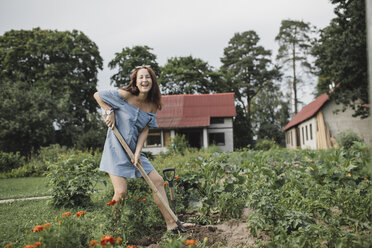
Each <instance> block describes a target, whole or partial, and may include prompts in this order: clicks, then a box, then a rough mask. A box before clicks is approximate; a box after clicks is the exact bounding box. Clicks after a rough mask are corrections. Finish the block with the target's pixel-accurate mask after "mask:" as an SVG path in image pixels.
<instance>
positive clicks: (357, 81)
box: [313, 0, 369, 118]
mask: <svg viewBox="0 0 372 248" xmlns="http://www.w3.org/2000/svg"><path fill="white" fill-rule="evenodd" d="M331 2H332V3H333V4H335V5H336V7H335V10H334V12H335V14H336V17H335V18H334V19H332V21H331V23H330V25H329V26H327V27H325V28H324V29H322V30H321V33H320V38H319V40H318V41H317V43H316V45H315V46H314V49H313V54H314V56H315V57H316V60H315V65H316V66H317V68H318V72H317V74H318V76H319V80H318V85H317V90H318V94H319V95H320V94H322V93H328V94H329V96H330V98H331V99H334V100H335V102H336V103H338V104H342V105H343V106H344V107H343V109H346V107H351V108H352V109H353V110H354V116H360V117H362V118H364V117H367V116H368V115H369V109H368V108H367V107H366V104H368V103H369V99H368V97H369V96H368V76H367V43H366V40H367V38H366V16H365V12H366V9H365V1H360V0H349V1H346V0H332V1H331ZM335 86H336V87H335ZM330 88H331V89H332V90H331V91H330Z"/></svg>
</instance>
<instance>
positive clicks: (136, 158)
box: [132, 152, 141, 166]
mask: <svg viewBox="0 0 372 248" xmlns="http://www.w3.org/2000/svg"><path fill="white" fill-rule="evenodd" d="M132 164H134V166H138V165H140V164H141V153H137V152H136V153H134V159H132Z"/></svg>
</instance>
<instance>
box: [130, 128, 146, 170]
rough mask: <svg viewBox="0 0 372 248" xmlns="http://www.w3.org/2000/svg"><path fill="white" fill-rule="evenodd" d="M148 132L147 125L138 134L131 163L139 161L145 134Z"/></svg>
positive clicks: (135, 163)
mask: <svg viewBox="0 0 372 248" xmlns="http://www.w3.org/2000/svg"><path fill="white" fill-rule="evenodd" d="M148 134H149V127H148V126H146V127H145V128H144V129H143V130H142V132H141V133H140V135H139V136H138V141H137V146H136V151H135V152H134V161H133V160H132V163H133V164H134V165H135V166H137V164H138V162H139V161H141V152H142V148H143V144H144V143H145V141H146V139H147V135H148Z"/></svg>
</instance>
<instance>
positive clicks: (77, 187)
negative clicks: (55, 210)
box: [47, 154, 99, 207]
mask: <svg viewBox="0 0 372 248" xmlns="http://www.w3.org/2000/svg"><path fill="white" fill-rule="evenodd" d="M97 168H98V164H97V160H95V159H94V157H93V156H92V155H86V154H85V155H84V154H83V155H81V156H77V155H72V156H70V157H69V158H67V159H66V160H62V161H59V162H57V163H55V164H52V165H51V168H50V171H49V172H48V174H47V177H48V179H49V186H50V187H51V188H50V192H51V195H52V200H51V202H52V205H54V206H56V207H68V206H86V205H88V204H89V203H90V195H91V194H92V193H93V187H94V185H93V183H94V182H96V181H97V180H98V178H99V175H98V173H97V171H98V169H97Z"/></svg>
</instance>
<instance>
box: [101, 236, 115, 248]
mask: <svg viewBox="0 0 372 248" xmlns="http://www.w3.org/2000/svg"><path fill="white" fill-rule="evenodd" d="M107 243H110V244H112V245H114V244H115V240H114V237H113V236H111V235H106V236H104V237H103V238H102V239H101V245H102V246H106V245H107Z"/></svg>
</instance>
